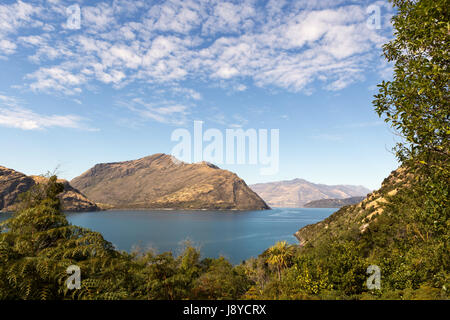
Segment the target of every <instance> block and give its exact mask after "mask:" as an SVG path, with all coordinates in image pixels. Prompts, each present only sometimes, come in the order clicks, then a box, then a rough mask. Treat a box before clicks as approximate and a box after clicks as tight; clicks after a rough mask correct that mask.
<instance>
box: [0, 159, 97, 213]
mask: <svg viewBox="0 0 450 320" xmlns="http://www.w3.org/2000/svg"><path fill="white" fill-rule="evenodd" d="M46 181H47V178H45V177H42V176H27V175H25V174H23V173H20V172H17V171H15V170H12V169H8V168H5V167H2V166H0V211H13V210H14V206H15V204H16V203H17V201H18V198H19V195H20V194H21V193H23V192H26V191H28V190H29V189H30V188H31V187H32V186H34V185H36V184H38V183H45V182H46ZM58 182H61V183H63V184H64V192H63V193H61V195H60V199H61V203H62V209H63V210H64V211H72V212H85V211H98V210H100V208H99V207H98V206H97V205H96V204H95V203H94V202H92V201H91V200H89V199H88V198H86V196H85V195H83V194H82V193H81V192H80V191H78V190H77V189H75V188H73V187H72V186H71V185H70V184H69V182H68V181H66V180H58Z"/></svg>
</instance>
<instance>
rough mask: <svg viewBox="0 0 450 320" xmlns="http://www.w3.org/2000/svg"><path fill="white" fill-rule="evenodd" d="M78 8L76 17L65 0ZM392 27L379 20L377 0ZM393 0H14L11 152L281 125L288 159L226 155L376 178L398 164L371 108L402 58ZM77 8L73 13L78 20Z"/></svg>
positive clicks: (4, 8)
mask: <svg viewBox="0 0 450 320" xmlns="http://www.w3.org/2000/svg"><path fill="white" fill-rule="evenodd" d="M74 4H77V5H78V6H79V8H80V18H81V19H80V26H79V28H73V27H72V26H73V25H71V24H70V23H73V20H68V19H69V18H70V12H72V11H69V12H68V11H67V8H68V7H70V6H73V5H74ZM373 5H375V6H377V7H378V8H380V16H379V18H380V28H369V27H368V26H367V21H368V19H370V18H371V12H372V11H371V10H369V11H368V8H369V6H373ZM391 14H392V9H391V8H390V7H389V5H388V4H387V3H386V2H384V1H376V2H374V1H339V0H334V1H328V0H323V1H303V0H299V1H281V0H277V1H250V0H249V1H230V2H226V1H207V0H198V1H181V0H176V1H130V0H115V1H105V2H93V1H58V0H52V1H5V0H3V1H2V2H1V4H0V72H1V75H0V139H1V144H2V147H1V153H0V165H3V166H6V167H10V168H13V169H15V170H18V171H21V172H24V173H26V174H41V173H45V172H46V171H48V170H50V171H52V170H53V169H55V168H56V167H57V166H58V171H59V175H60V176H61V177H63V178H66V179H69V180H70V179H71V178H73V177H75V176H78V175H79V174H81V173H82V172H84V171H86V170H87V169H89V168H90V167H92V166H93V165H95V164H96V163H100V162H114V161H123V160H131V159H137V158H139V157H143V156H147V155H150V154H153V153H158V152H164V153H170V152H171V150H172V148H173V146H174V144H175V143H174V142H173V141H171V139H170V137H171V133H172V132H173V131H174V130H175V129H177V128H186V129H188V130H190V131H191V132H192V131H193V121H194V120H201V121H203V122H204V127H205V129H208V128H217V129H219V130H222V131H224V132H225V129H227V128H242V129H244V130H246V129H249V128H254V129H268V130H270V129H279V130H280V154H279V157H280V168H279V171H278V173H277V174H275V175H271V176H262V175H260V172H259V167H258V166H252V165H221V167H223V168H225V169H229V170H232V171H234V172H236V173H237V174H238V175H239V176H241V177H242V178H244V179H245V180H246V182H247V183H249V184H251V183H256V182H266V181H277V180H285V179H293V178H304V179H307V180H310V181H312V182H317V183H326V184H357V185H364V186H366V187H369V188H371V189H376V188H378V187H379V186H380V183H381V181H382V180H383V179H384V178H385V177H386V176H387V175H388V174H389V172H390V171H391V170H394V169H395V168H396V167H397V166H398V164H397V162H396V161H395V158H394V156H393V155H392V154H391V153H390V151H389V150H390V149H391V148H392V146H393V145H394V144H395V141H396V140H395V139H396V137H395V135H394V134H393V132H392V130H391V129H390V128H388V127H387V125H386V124H384V122H383V121H382V120H380V119H379V118H378V116H377V115H376V114H375V112H374V110H373V106H372V103H371V101H372V100H373V95H374V94H375V93H376V85H377V84H378V83H379V82H380V81H381V80H382V79H388V78H389V77H390V76H391V74H392V68H391V66H390V65H388V64H387V63H386V62H385V61H384V59H383V58H382V57H381V53H382V50H381V46H382V44H383V43H385V42H387V41H388V40H389V39H390V37H391V35H392V29H391V26H390V24H389V18H390V15H391ZM68 21H69V22H68Z"/></svg>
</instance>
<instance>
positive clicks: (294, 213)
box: [0, 208, 337, 264]
mask: <svg viewBox="0 0 450 320" xmlns="http://www.w3.org/2000/svg"><path fill="white" fill-rule="evenodd" d="M336 210H337V209H328V208H327V209H310V208H275V209H272V210H266V211H246V212H235V211H229V212H228V211H179V210H177V211H170V210H151V211H147V210H120V211H119V210H117V211H116V210H112V211H100V212H86V213H67V214H66V216H67V218H68V220H69V221H70V223H72V224H73V225H78V226H81V227H85V228H89V229H91V230H95V231H98V232H101V233H102V234H103V236H104V238H105V239H106V240H108V241H110V242H112V243H113V244H114V245H115V246H116V248H118V249H119V250H126V251H130V250H132V249H133V248H135V247H140V248H141V249H153V250H156V251H157V252H158V253H161V252H164V251H173V252H174V253H175V254H177V253H179V252H180V250H181V248H182V244H183V242H184V241H185V240H190V241H191V242H192V243H193V245H194V246H196V247H198V248H199V249H200V251H201V254H202V257H215V258H217V257H219V256H221V255H222V256H224V257H226V258H227V259H229V260H230V261H231V262H232V263H234V264H238V263H240V262H241V261H242V260H246V259H248V258H250V257H256V256H258V254H260V253H262V252H263V251H264V250H265V249H267V248H269V247H270V246H272V245H273V244H274V243H275V242H277V241H280V240H286V241H288V242H289V243H298V241H297V239H296V238H295V237H294V236H293V234H294V233H295V232H296V231H297V230H298V229H300V228H301V227H304V226H306V225H308V224H311V223H316V222H319V221H321V220H323V219H325V218H327V217H328V216H329V215H331V214H332V213H333V212H335V211H336ZM9 216H10V214H0V221H2V220H5V219H6V218H8V217H9Z"/></svg>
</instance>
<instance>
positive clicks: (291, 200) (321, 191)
mask: <svg viewBox="0 0 450 320" xmlns="http://www.w3.org/2000/svg"><path fill="white" fill-rule="evenodd" d="M250 188H251V189H252V190H253V191H255V192H256V193H257V194H258V195H259V196H260V197H261V198H263V199H264V201H266V203H267V204H268V205H269V206H271V207H285V208H302V207H304V206H305V204H307V203H308V202H311V201H315V200H321V199H345V198H351V197H360V196H366V195H367V194H368V193H370V192H371V190H369V189H367V188H365V187H363V186H352V185H325V184H316V183H312V182H309V181H306V180H303V179H294V180H289V181H278V182H268V183H258V184H253V185H250Z"/></svg>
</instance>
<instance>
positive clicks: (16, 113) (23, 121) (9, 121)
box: [0, 95, 93, 130]
mask: <svg viewBox="0 0 450 320" xmlns="http://www.w3.org/2000/svg"><path fill="white" fill-rule="evenodd" d="M83 121H84V119H83V118H81V117H79V116H76V115H41V114H38V113H35V112H34V111H32V110H30V109H27V108H23V107H21V106H19V102H18V101H17V100H16V99H15V98H14V97H8V96H4V95H0V126H4V127H10V128H17V129H22V130H41V129H46V128H52V127H60V128H74V129H86V130H93V129H89V128H87V127H85V126H84V125H83V124H82V122H83Z"/></svg>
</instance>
